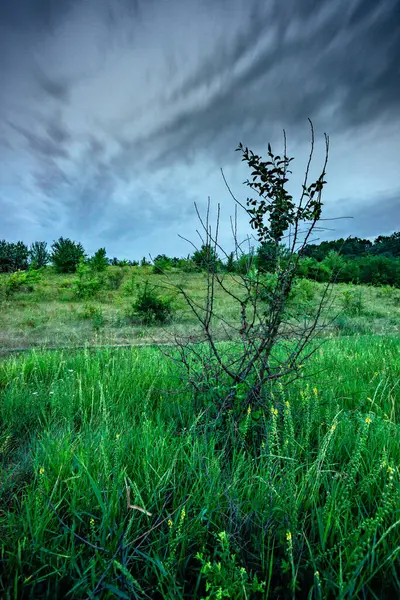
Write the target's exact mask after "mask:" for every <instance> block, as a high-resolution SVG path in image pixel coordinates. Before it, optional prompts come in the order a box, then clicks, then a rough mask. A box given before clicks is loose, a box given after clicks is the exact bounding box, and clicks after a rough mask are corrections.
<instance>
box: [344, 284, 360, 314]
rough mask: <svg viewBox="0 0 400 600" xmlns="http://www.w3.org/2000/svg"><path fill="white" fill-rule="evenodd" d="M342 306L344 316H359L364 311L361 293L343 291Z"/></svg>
mask: <svg viewBox="0 0 400 600" xmlns="http://www.w3.org/2000/svg"><path fill="white" fill-rule="evenodd" d="M342 306H343V311H344V312H345V314H347V315H349V316H352V317H353V316H360V315H361V314H362V313H363V311H364V310H365V305H364V301H363V296H362V293H361V291H359V290H358V291H356V290H345V291H344V292H343V294H342Z"/></svg>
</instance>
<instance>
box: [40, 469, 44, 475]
mask: <svg viewBox="0 0 400 600" xmlns="http://www.w3.org/2000/svg"><path fill="white" fill-rule="evenodd" d="M43 473H44V469H43V467H40V469H39V475H43Z"/></svg>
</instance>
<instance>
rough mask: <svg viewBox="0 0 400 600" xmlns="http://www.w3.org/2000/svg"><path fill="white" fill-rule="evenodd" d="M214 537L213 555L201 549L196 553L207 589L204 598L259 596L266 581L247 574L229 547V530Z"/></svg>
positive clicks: (210, 599)
mask: <svg viewBox="0 0 400 600" xmlns="http://www.w3.org/2000/svg"><path fill="white" fill-rule="evenodd" d="M215 539H216V545H215V551H214V556H212V557H210V556H209V555H206V556H205V555H204V553H203V552H198V553H197V554H196V558H197V560H198V561H199V562H200V564H201V569H200V574H201V578H202V579H203V580H204V581H205V586H206V591H207V596H206V597H205V599H204V600H208V599H209V600H212V599H214V598H215V599H217V598H221V599H222V598H254V599H256V598H261V597H262V594H261V593H262V592H263V590H264V588H265V582H259V581H258V579H257V575H249V573H248V571H247V569H246V568H245V567H243V566H242V565H240V564H239V561H238V557H237V555H236V554H235V553H234V552H232V550H231V548H230V543H229V536H228V534H227V533H226V532H225V531H221V532H220V533H218V534H217V535H215Z"/></svg>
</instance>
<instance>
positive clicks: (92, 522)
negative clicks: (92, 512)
mask: <svg viewBox="0 0 400 600" xmlns="http://www.w3.org/2000/svg"><path fill="white" fill-rule="evenodd" d="M90 527H94V519H93V517H91V518H90Z"/></svg>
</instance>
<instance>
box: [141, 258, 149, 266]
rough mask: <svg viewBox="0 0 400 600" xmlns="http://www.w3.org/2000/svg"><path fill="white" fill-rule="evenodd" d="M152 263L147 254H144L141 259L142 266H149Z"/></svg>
mask: <svg viewBox="0 0 400 600" xmlns="http://www.w3.org/2000/svg"><path fill="white" fill-rule="evenodd" d="M150 265H151V263H150V261H148V260H147V258H146V257H145V256H143V258H142V260H141V261H140V266H141V267H149V266H150Z"/></svg>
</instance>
